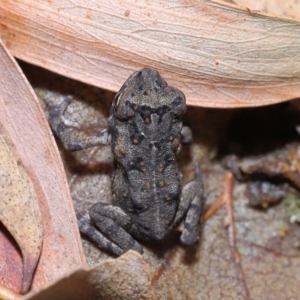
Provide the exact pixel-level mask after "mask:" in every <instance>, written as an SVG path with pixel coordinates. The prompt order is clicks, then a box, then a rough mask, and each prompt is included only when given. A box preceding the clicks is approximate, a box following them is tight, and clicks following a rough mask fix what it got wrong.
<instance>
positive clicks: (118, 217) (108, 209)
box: [84, 202, 143, 255]
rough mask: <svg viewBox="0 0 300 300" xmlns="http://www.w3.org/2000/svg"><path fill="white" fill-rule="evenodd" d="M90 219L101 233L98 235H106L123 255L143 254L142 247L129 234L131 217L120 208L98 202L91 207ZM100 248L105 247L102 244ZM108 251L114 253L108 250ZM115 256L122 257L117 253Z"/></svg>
mask: <svg viewBox="0 0 300 300" xmlns="http://www.w3.org/2000/svg"><path fill="white" fill-rule="evenodd" d="M90 217H91V220H92V222H93V223H94V224H95V225H96V227H97V228H98V229H99V230H100V231H101V233H100V232H98V234H101V235H102V234H103V235H105V238H106V239H108V240H109V241H110V242H111V243H112V244H113V245H114V246H117V247H118V248H120V249H121V250H122V253H125V252H126V251H128V250H135V251H137V252H139V253H141V254H142V253H143V248H142V246H141V245H140V244H139V243H138V242H137V241H136V240H135V239H134V238H133V237H132V236H131V235H130V234H129V233H128V231H129V229H130V227H131V225H132V222H131V219H130V217H129V216H128V215H127V214H126V213H125V212H124V211H123V210H122V209H121V208H120V207H118V206H114V205H109V204H105V203H101V202H98V203H96V204H94V205H93V206H92V207H91V209H90ZM84 233H86V232H84ZM86 234H88V233H86ZM88 235H89V234H88ZM91 238H92V237H91ZM92 239H93V238H92ZM93 240H95V239H93ZM96 242H97V241H96ZM99 246H101V247H102V248H103V247H104V246H105V245H104V246H103V244H100V245H99ZM107 250H108V251H110V252H112V251H111V250H110V249H108V248H107ZM114 254H116V255H120V254H118V253H116V252H114Z"/></svg>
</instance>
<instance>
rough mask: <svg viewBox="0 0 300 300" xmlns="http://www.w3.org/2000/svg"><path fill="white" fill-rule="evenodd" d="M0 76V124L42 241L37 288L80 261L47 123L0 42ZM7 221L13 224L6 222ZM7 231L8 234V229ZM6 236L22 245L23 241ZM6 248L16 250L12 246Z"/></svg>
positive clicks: (74, 223) (71, 213) (65, 189)
mask: <svg viewBox="0 0 300 300" xmlns="http://www.w3.org/2000/svg"><path fill="white" fill-rule="evenodd" d="M0 74H1V80H0V106H1V109H0V120H1V122H2V124H3V125H4V127H5V129H6V130H7V132H8V134H9V136H10V138H11V140H12V142H13V144H14V145H15V148H16V151H17V153H18V154H19V156H20V158H21V161H22V168H24V169H25V170H26V172H27V173H28V174H29V175H30V178H31V180H32V183H33V185H34V189H35V192H36V194H37V197H38V199H39V207H40V211H41V214H42V223H43V230H44V240H43V246H42V252H41V257H40V260H39V262H38V266H37V269H36V273H35V277H34V280H33V285H32V288H33V289H34V290H37V289H39V288H40V287H41V286H43V285H44V284H45V283H47V282H49V281H52V280H54V279H56V278H59V277H61V276H62V275H64V274H66V273H69V272H70V271H71V270H74V269H77V268H78V267H81V266H84V265H85V259H84V256H83V253H82V248H81V241H80V236H79V232H78V228H77V221H76V218H75V214H74V209H73V204H72V202H71V198H70V195H69V190H68V186H67V183H66V178H65V174H64V171H63V168H62V164H61V160H60V157H59V153H58V151H57V148H56V145H55V142H54V140H53V136H52V135H51V131H50V128H49V126H48V123H47V120H46V118H45V116H44V113H43V111H42V109H41V107H40V105H39V103H38V101H37V99H36V96H35V95H34V93H33V91H32V89H31V87H30V85H29V84H28V82H27V81H26V79H25V76H24V74H23V73H22V71H21V70H20V68H19V67H18V65H17V63H16V62H15V60H14V59H13V58H12V57H11V56H10V54H9V53H8V52H7V50H6V49H5V47H4V45H3V44H2V42H1V41H0ZM8 155H9V154H8V153H7V156H8ZM6 159H8V158H6ZM19 172H21V171H20V170H19ZM1 201H3V198H2V200H1ZM2 204H3V203H2ZM8 220H9V218H8ZM12 221H15V224H16V223H17V222H18V221H17V220H16V219H14V220H9V222H12ZM7 222H8V221H6V220H4V223H5V224H6V223H7ZM8 228H9V230H10V231H12V229H11V225H9V226H8ZM26 230H27V228H26ZM12 233H13V235H14V236H15V237H16V240H17V242H18V243H19V244H20V246H21V247H22V245H23V243H24V242H25V241H24V240H22V238H19V237H18V236H17V233H15V232H14V231H12ZM7 241H8V240H7ZM8 243H9V241H8ZM10 247H11V248H10V249H13V248H14V249H15V251H17V249H16V247H15V245H13V244H11V245H10ZM0 259H2V257H0ZM15 261H18V258H17V257H16V258H15V259H14V260H12V261H8V262H7V264H11V268H13V267H14V265H13V264H14V262H15ZM1 264H2V262H1ZM0 270H1V269H0ZM2 271H5V270H2ZM3 276H4V275H3ZM4 277H5V276H4Z"/></svg>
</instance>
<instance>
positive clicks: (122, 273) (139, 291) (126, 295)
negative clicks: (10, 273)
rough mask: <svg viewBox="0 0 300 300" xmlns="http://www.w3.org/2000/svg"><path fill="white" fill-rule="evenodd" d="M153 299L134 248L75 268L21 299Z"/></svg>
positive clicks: (145, 269)
mask: <svg viewBox="0 0 300 300" xmlns="http://www.w3.org/2000/svg"><path fill="white" fill-rule="evenodd" d="M39 299H42V300H48V299H49V300H53V299H64V300H77V299H78V300H82V299H85V300H95V299H97V300H100V299H114V300H117V299H120V300H125V299H128V300H135V299H136V300H140V299H144V300H147V299H149V300H150V299H154V296H153V292H152V288H151V279H150V273H149V266H148V265H147V263H146V262H145V261H144V260H143V258H142V256H141V255H140V254H138V253H137V252H135V251H128V252H127V253H126V254H124V255H122V256H121V257H119V258H118V259H107V260H105V261H102V262H101V263H100V264H98V265H97V266H95V267H94V268H92V269H90V270H78V271H76V272H74V273H73V274H71V275H69V276H68V277H65V278H63V279H61V280H59V281H58V282H56V283H54V284H52V285H51V286H49V287H47V288H46V289H44V290H42V291H40V292H39V293H37V294H35V295H32V294H28V296H26V297H24V298H23V300H39Z"/></svg>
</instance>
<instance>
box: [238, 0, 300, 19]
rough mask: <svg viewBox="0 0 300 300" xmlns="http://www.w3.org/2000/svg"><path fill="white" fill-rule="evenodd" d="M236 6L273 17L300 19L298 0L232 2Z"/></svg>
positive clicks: (244, 0)
mask: <svg viewBox="0 0 300 300" xmlns="http://www.w3.org/2000/svg"><path fill="white" fill-rule="evenodd" d="M234 2H235V3H236V4H237V5H241V6H245V7H248V8H249V9H251V10H252V11H253V13H255V11H264V12H268V13H271V14H275V15H282V16H288V17H294V18H300V2H299V1H298V0H234Z"/></svg>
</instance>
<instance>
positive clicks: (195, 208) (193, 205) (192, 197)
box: [173, 164, 205, 245]
mask: <svg viewBox="0 0 300 300" xmlns="http://www.w3.org/2000/svg"><path fill="white" fill-rule="evenodd" d="M204 204H205V197H204V195H203V185H202V181H201V179H200V168H199V165H198V164H197V165H196V175H195V178H194V180H192V181H191V182H189V183H188V184H186V185H185V186H184V187H183V189H182V193H181V198H180V202H179V207H178V210H177V214H176V217H175V221H174V225H173V226H174V227H177V226H178V225H179V223H180V222H181V221H182V220H183V218H184V217H185V219H184V229H183V232H182V234H181V237H180V241H181V243H183V244H184V245H192V244H194V243H195V242H196V241H197V239H198V235H199V231H200V228H201V221H202V217H203V213H204Z"/></svg>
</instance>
